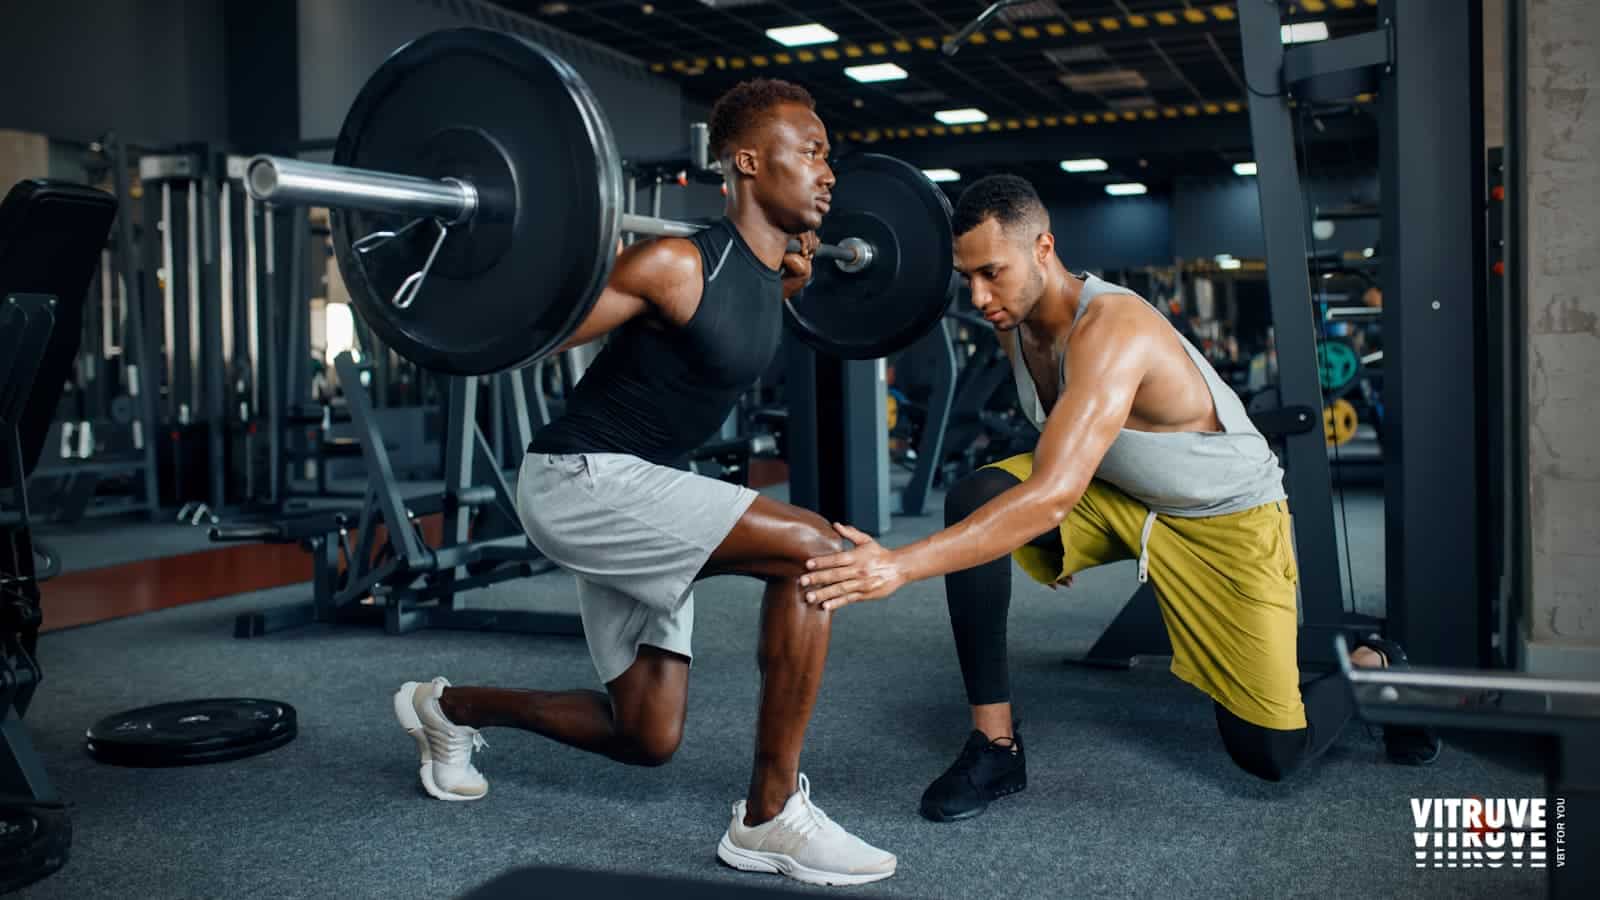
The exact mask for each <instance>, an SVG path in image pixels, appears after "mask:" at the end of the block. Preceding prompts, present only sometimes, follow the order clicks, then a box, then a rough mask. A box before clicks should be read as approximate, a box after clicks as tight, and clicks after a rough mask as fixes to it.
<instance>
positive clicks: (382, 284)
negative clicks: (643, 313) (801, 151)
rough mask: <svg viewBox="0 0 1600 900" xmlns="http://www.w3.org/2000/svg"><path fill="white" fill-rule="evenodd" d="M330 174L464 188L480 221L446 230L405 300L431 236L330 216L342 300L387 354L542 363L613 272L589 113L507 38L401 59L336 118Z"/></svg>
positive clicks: (430, 362)
mask: <svg viewBox="0 0 1600 900" xmlns="http://www.w3.org/2000/svg"><path fill="white" fill-rule="evenodd" d="M333 161H334V162H335V163H336V164H338V165H344V166H354V167H357V168H367V169H377V170H380V171H388V172H396V173H400V174H406V175H419V176H424V177H429V178H444V177H454V178H460V179H462V180H465V181H468V182H471V183H472V185H473V186H474V187H475V188H477V190H478V193H479V211H478V213H477V215H475V216H474V217H473V219H472V221H471V222H469V223H467V224H465V225H458V226H454V227H453V228H452V229H451V232H450V236H449V237H448V238H446V239H445V242H444V244H443V246H442V247H441V248H440V251H439V256H438V258H437V260H436V261H435V264H434V267H433V270H432V271H431V273H430V274H429V276H428V278H427V280H426V281H425V282H424V284H423V287H422V290H421V291H420V293H419V294H418V296H417V297H416V299H415V301H414V302H413V303H412V304H411V305H410V306H409V307H407V308H404V309H402V308H399V307H397V306H395V305H394V303H393V302H392V298H393V297H394V294H395V291H396V290H397V289H398V288H399V287H400V285H401V284H402V283H403V282H404V281H405V279H406V277H407V276H409V275H410V274H411V273H413V272H417V271H420V270H421V269H422V268H423V265H424V263H425V262H426V261H427V258H428V254H429V253H430V252H431V251H432V249H433V246H434V242H435V239H436V238H437V237H438V231H437V229H436V227H435V226H434V225H433V224H431V223H423V224H420V225H418V226H416V227H415V228H412V229H411V230H410V231H408V232H406V233H405V234H404V235H403V236H402V237H400V238H397V239H395V240H391V241H389V242H387V243H385V244H383V245H380V246H378V247H375V248H372V249H370V250H368V251H366V252H363V253H357V252H355V251H354V250H353V249H352V247H351V245H352V244H353V243H355V242H356V241H358V240H360V239H361V238H363V237H365V236H367V235H369V234H372V233H373V232H376V231H398V230H399V229H400V228H401V227H403V226H405V225H406V224H408V221H407V220H406V219H405V218H404V217H400V216H394V215H381V214H374V213H365V212H360V211H356V210H342V211H339V210H336V211H335V212H334V216H333V234H334V252H335V254H336V255H337V257H338V260H339V269H340V272H341V273H342V274H343V275H344V280H345V283H346V285H347V286H348V287H349V289H350V297H351V301H352V302H353V303H354V305H355V307H356V309H357V311H358V312H359V313H360V314H361V316H362V318H363V319H364V320H365V321H366V322H367V324H368V325H370V326H371V327H372V329H373V331H375V332H377V334H378V336H379V337H380V338H381V339H382V340H383V341H384V343H386V344H388V345H389V346H390V347H393V348H394V349H395V350H396V351H397V352H399V353H400V355H402V356H404V357H406V358H407V359H410V360H412V361H414V362H416V363H417V364H419V365H421V366H423V367H425V368H428V369H432V370H435V371H439V372H446V373H449V374H455V375H482V374H488V373H491V372H499V371H504V370H507V369H513V368H517V367H519V366H523V365H526V364H527V363H529V362H532V361H533V360H535V359H537V358H539V357H541V356H544V355H547V354H548V353H550V352H551V351H553V350H554V349H555V348H556V347H557V346H559V345H560V344H561V342H562V341H563V340H565V339H566V338H567V336H568V335H570V334H571V333H572V331H573V329H575V328H577V326H578V323H579V322H580V321H582V319H583V317H584V316H585V315H586V314H587V313H588V311H589V309H590V308H592V307H593V305H594V301H595V300H596V299H597V298H598V297H599V296H600V291H601V289H602V288H603V287H604V286H605V282H606V279H607V278H608V277H609V276H610V273H611V264H612V261H613V256H614V255H615V248H616V243H617V236H618V233H619V229H620V227H621V215H622V205H621V197H622V174H621V173H622V167H621V161H620V158H619V157H618V155H617V148H616V143H615V141H614V140H613V138H612V135H611V129H610V126H609V125H607V123H606V120H605V117H604V115H603V114H602V113H601V111H600V106H599V104H598V102H596V100H595V98H594V95H593V94H591V93H590V91H589V88H588V86H587V85H585V84H584V82H583V80H582V79H581V78H580V77H579V76H578V74H577V72H576V71H575V70H573V68H572V67H571V66H569V65H568V64H567V63H566V62H565V61H563V60H562V59H560V58H559V57H557V56H555V55H554V54H552V53H550V52H549V51H547V50H545V49H543V48H541V47H540V46H538V45H537V44H534V43H532V42H531V41H528V40H526V39H524V38H521V37H518V36H516V35H511V34H505V33H503V32H498V31H488V30H485V29H477V28H462V29H454V30H450V31H440V32H435V33H433V34H430V35H427V36H425V37H422V38H418V39H417V40H415V41H413V42H411V43H409V44H407V45H405V46H404V47H401V48H400V49H399V50H396V51H395V52H394V54H393V55H391V56H390V57H389V59H388V60H387V61H385V62H384V64H383V65H382V66H380V67H379V68H378V71H377V72H376V73H375V74H374V75H373V76H372V78H371V80H369V81H368V82H367V83H366V85H365V86H364V87H363V88H362V89H361V93H360V95H359V96H358V97H357V98H356V101H355V103H354V104H353V105H352V106H351V108H350V112H349V114H348V115H347V116H346V117H345V121H344V127H343V128H342V129H341V131H340V133H339V139H338V142H337V144H336V146H335V148H334V156H333Z"/></svg>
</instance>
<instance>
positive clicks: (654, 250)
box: [556, 238, 701, 353]
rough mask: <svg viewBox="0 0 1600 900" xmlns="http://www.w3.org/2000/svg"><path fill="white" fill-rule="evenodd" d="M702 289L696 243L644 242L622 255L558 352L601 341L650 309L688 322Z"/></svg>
mask: <svg viewBox="0 0 1600 900" xmlns="http://www.w3.org/2000/svg"><path fill="white" fill-rule="evenodd" d="M700 291H701V278H700V251H699V250H697V249H695V246H694V245H693V244H691V243H690V242H689V241H687V240H684V239H682V238H657V239H655V240H648V241H640V242H639V243H636V244H634V245H633V246H631V247H627V248H626V249H624V250H623V251H622V253H621V254H619V255H618V256H617V262H616V265H615V266H613V267H612V269H611V278H610V280H609V281H607V282H606V286H605V289H604V290H602V291H601V292H600V297H599V299H597V300H596V301H595V303H594V307H593V308H592V309H590V310H589V314H588V315H587V316H584V318H583V321H582V322H579V323H578V328H577V330H576V331H574V332H573V333H572V336H571V337H569V338H567V339H566V341H564V342H563V343H562V344H561V347H560V349H559V350H557V351H556V352H557V353H560V352H561V351H563V350H570V349H572V348H573V347H579V346H582V345H584V344H587V343H589V342H590V341H593V340H598V339H599V338H601V337H603V336H604V335H606V334H608V333H610V332H612V331H615V330H616V329H618V328H620V327H622V325H623V324H624V323H626V322H628V321H629V320H630V319H633V318H636V317H637V316H640V315H642V314H644V313H645V312H647V311H648V310H650V309H651V308H655V309H657V310H659V311H660V312H661V314H662V315H664V316H665V317H666V318H667V320H668V321H672V322H686V321H688V318H689V316H690V315H693V313H694V308H695V307H696V306H698V305H699V303H700ZM685 311H687V312H685Z"/></svg>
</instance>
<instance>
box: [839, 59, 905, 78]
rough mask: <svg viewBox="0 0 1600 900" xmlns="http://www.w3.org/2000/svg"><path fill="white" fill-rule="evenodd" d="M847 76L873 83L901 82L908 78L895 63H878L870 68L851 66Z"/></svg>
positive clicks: (846, 72) (846, 71)
mask: <svg viewBox="0 0 1600 900" xmlns="http://www.w3.org/2000/svg"><path fill="white" fill-rule="evenodd" d="M844 73H845V74H846V75H849V76H850V77H851V78H854V79H855V80H856V81H860V82H873V81H899V80H900V79H902V78H904V77H906V70H905V69H902V68H900V67H899V66H897V65H895V64H894V63H877V64H875V65H870V66H850V67H849V68H847V69H845V70H844Z"/></svg>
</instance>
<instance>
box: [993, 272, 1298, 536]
mask: <svg viewBox="0 0 1600 900" xmlns="http://www.w3.org/2000/svg"><path fill="white" fill-rule="evenodd" d="M1105 294H1111V295H1113V296H1112V298H1111V299H1110V300H1106V301H1102V302H1108V303H1121V302H1128V303H1135V302H1137V303H1144V300H1143V299H1142V298H1140V297H1139V296H1138V295H1137V294H1134V293H1133V292H1132V291H1130V290H1128V289H1127V288H1124V287H1120V286H1118V285H1115V284H1112V283H1111V282H1109V281H1105V280H1104V279H1101V278H1097V277H1095V276H1094V275H1085V276H1083V292H1082V293H1081V294H1080V295H1079V297H1078V312H1077V316H1076V317H1075V318H1074V319H1073V326H1074V327H1076V326H1077V320H1078V319H1081V318H1083V313H1084V310H1086V309H1088V308H1089V304H1090V303H1091V302H1093V301H1094V300H1095V299H1096V298H1098V297H1100V296H1102V295H1105ZM1116 295H1127V296H1125V297H1118V296H1116ZM1152 309H1153V307H1152ZM1168 327H1171V326H1170V325H1169V326H1168ZM1173 333H1174V334H1175V335H1177V330H1176V329H1174V330H1173ZM1177 337H1178V340H1179V342H1181V343H1182V344H1183V349H1184V351H1185V352H1187V353H1188V354H1189V359H1191V360H1193V361H1194V364H1195V366H1196V367H1197V368H1198V369H1199V370H1200V374H1201V375H1203V376H1205V379H1206V386H1207V387H1208V388H1210V389H1211V402H1212V403H1214V404H1216V409H1217V420H1218V421H1219V422H1221V423H1222V431H1204V432H1196V431H1166V432H1150V431H1132V430H1129V429H1127V428H1124V429H1122V430H1121V431H1120V432H1119V433H1118V434H1117V439H1116V441H1114V442H1113V443H1112V444H1111V449H1109V450H1107V451H1106V455H1105V458H1104V459H1102V460H1101V461H1100V468H1099V469H1098V470H1096V472H1095V477H1096V478H1099V479H1101V480H1102V481H1105V482H1107V483H1109V484H1112V485H1115V486H1116V487H1117V488H1119V489H1121V490H1122V491H1123V492H1124V493H1126V494H1128V495H1129V496H1131V497H1133V498H1134V499H1136V500H1138V501H1139V502H1140V503H1143V504H1144V505H1145V506H1146V507H1147V508H1148V509H1149V510H1150V512H1151V513H1152V514H1155V513H1160V514H1161V515H1167V516H1179V517H1184V518H1198V517H1201V516H1220V515H1225V514H1227V513H1234V512H1240V511H1242V510H1246V509H1250V508H1252V507H1256V506H1261V505H1262V504H1265V503H1272V502H1274V501H1277V500H1283V499H1285V495H1284V491H1283V468H1282V467H1281V466H1279V465H1278V457H1277V455H1276V454H1274V453H1273V452H1272V447H1271V446H1269V445H1268V444H1267V439H1266V438H1264V437H1262V436H1261V432H1260V431H1258V430H1256V427H1255V425H1254V423H1252V422H1251V421H1250V417H1249V415H1247V414H1246V413H1245V410H1244V404H1243V403H1241V402H1240V401H1239V395H1238V394H1235V393H1234V392H1233V389H1232V388H1229V387H1228V385H1227V384H1226V383H1225V382H1224V381H1223V380H1222V376H1220V375H1218V374H1217V372H1216V370H1215V369H1213V368H1211V364H1210V363H1208V362H1206V358H1205V357H1204V356H1201V355H1200V351H1199V350H1196V349H1195V348H1194V345H1193V344H1190V343H1189V342H1188V341H1187V340H1185V339H1184V337H1183V336H1182V335H1177ZM1009 339H1010V340H1011V341H1012V349H1013V351H1014V352H1013V353H1012V355H1011V360H1012V361H1011V372H1012V375H1013V376H1015V378H1016V380H1017V399H1018V401H1020V402H1021V404H1022V411H1023V413H1024V414H1025V415H1027V417H1028V419H1029V420H1030V421H1032V422H1033V424H1034V427H1036V428H1038V429H1039V430H1041V431H1043V430H1044V421H1045V414H1046V411H1045V409H1044V406H1043V404H1041V403H1040V402H1039V392H1038V389H1037V388H1036V387H1035V386H1034V383H1033V376H1032V375H1031V374H1030V373H1029V372H1028V367H1027V364H1026V363H1024V362H1023V359H1022V348H1021V345H1020V343H1018V341H1019V336H1018V335H1017V334H1016V333H1015V332H1013V333H1012V334H1011V336H1010V338H1009ZM1066 366H1067V363H1066V354H1065V353H1063V354H1062V359H1061V371H1060V375H1059V377H1060V380H1061V385H1060V391H1059V392H1058V394H1057V396H1058V397H1060V396H1062V395H1064V394H1065V392H1066V387H1067V371H1066ZM1147 530H1148V523H1147Z"/></svg>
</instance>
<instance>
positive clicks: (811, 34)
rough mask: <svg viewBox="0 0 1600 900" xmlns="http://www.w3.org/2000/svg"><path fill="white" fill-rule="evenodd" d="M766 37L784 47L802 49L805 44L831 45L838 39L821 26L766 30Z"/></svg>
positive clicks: (791, 26) (793, 26) (795, 26)
mask: <svg viewBox="0 0 1600 900" xmlns="http://www.w3.org/2000/svg"><path fill="white" fill-rule="evenodd" d="M767 37H769V38H772V39H773V40H775V41H777V42H778V43H780V44H782V45H784V46H785V47H804V46H806V45H807V44H831V43H833V42H834V41H837V40H838V39H839V36H838V35H837V34H834V33H833V32H832V31H829V30H828V29H826V28H823V27H822V26H821V25H816V24H812V25H790V26H788V27H786V28H768V29H767Z"/></svg>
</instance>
